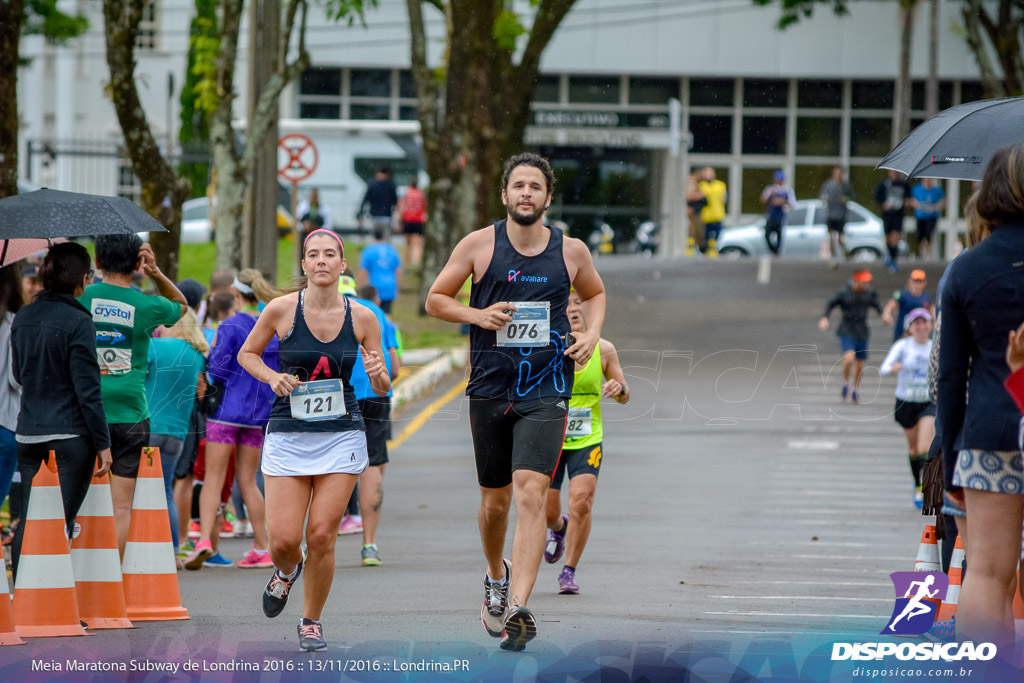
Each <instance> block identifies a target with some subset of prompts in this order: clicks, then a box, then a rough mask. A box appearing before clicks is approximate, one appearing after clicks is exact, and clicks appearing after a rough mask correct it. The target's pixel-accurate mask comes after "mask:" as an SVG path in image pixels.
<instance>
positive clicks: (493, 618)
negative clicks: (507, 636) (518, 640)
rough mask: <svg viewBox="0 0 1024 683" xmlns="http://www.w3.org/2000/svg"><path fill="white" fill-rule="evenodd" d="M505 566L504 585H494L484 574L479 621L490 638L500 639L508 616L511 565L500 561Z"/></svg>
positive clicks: (505, 560) (505, 561)
mask: <svg viewBox="0 0 1024 683" xmlns="http://www.w3.org/2000/svg"><path fill="white" fill-rule="evenodd" d="M501 562H502V564H504V565H505V581H504V583H494V582H492V581H491V579H490V577H488V576H487V574H486V573H484V606H483V607H481V608H480V621H481V622H482V623H483V625H484V629H485V630H486V631H487V634H488V635H489V636H491V637H492V638H501V634H502V632H503V631H504V629H505V616H506V615H507V614H508V587H509V585H510V583H511V581H512V563H511V562H509V561H508V560H507V559H502V561H501Z"/></svg>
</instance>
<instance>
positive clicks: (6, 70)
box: [0, 0, 25, 197]
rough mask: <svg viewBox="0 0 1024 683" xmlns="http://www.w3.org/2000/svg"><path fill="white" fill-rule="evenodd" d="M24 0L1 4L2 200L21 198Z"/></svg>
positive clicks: (0, 128) (0, 109) (0, 165)
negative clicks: (20, 90)
mask: <svg viewBox="0 0 1024 683" xmlns="http://www.w3.org/2000/svg"><path fill="white" fill-rule="evenodd" d="M24 18H25V3H24V0H4V1H3V2H0V26H2V27H3V31H0V197H10V196H11V195H15V194H18V128H19V127H20V126H19V123H20V122H19V119H18V44H19V42H20V40H21V22H22V21H23V20H24Z"/></svg>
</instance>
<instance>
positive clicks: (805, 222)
mask: <svg viewBox="0 0 1024 683" xmlns="http://www.w3.org/2000/svg"><path fill="white" fill-rule="evenodd" d="M764 224H765V218H764V217H763V216H762V217H761V218H760V219H758V221H757V222H756V223H751V224H749V225H743V226H737V227H733V228H725V229H724V230H722V233H721V234H720V235H719V238H718V252H719V254H720V255H721V256H722V257H724V258H741V257H744V256H762V255H766V254H769V253H770V252H769V251H768V244H767V242H765V239H764ZM843 235H844V239H845V241H846V249H847V251H848V252H849V253H850V258H851V259H853V260H855V261H875V260H878V259H881V258H882V257H883V256H884V255H885V253H886V247H885V231H884V230H883V229H882V219H881V218H879V217H878V216H876V215H875V214H873V213H871V212H870V211H868V210H867V209H865V208H864V207H863V206H861V205H860V204H858V203H856V202H849V203H848V204H847V220H846V230H845V231H844V233H843ZM827 238H828V228H827V227H826V226H825V207H824V205H823V204H822V203H821V200H818V199H800V200H798V201H797V202H796V206H794V207H793V208H792V209H790V211H789V216H788V220H787V221H786V228H785V230H784V231H783V236H782V255H783V256H785V257H788V258H806V259H816V258H819V255H820V254H821V252H822V244H823V243H824V241H825V240H826V239H827Z"/></svg>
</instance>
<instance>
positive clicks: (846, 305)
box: [818, 270, 882, 403]
mask: <svg viewBox="0 0 1024 683" xmlns="http://www.w3.org/2000/svg"><path fill="white" fill-rule="evenodd" d="M837 307H838V308H839V310H841V311H842V312H843V321H842V322H841V323H839V329H838V330H836V335H837V336H838V337H839V346H840V348H841V349H842V350H843V392H842V398H843V400H844V401H845V400H846V398H847V396H849V398H850V400H851V401H853V402H854V403H857V402H858V401H859V400H860V396H859V395H858V394H857V388H858V387H859V386H860V377H861V375H862V374H864V361H866V360H867V359H868V309H869V308H873V309H875V310H876V311H878V314H879V315H881V314H882V305H881V304H880V303H879V302H878V292H876V291H875V290H873V289H871V272H870V271H868V270H858V271H857V272H855V273H854V274H853V278H852V279H851V281H850V283H849V284H847V285H846V286H845V287H843V288H842V289H840V290H839V291H838V292H836V293H835V295H834V296H833V297H832V298H831V299H829V301H828V303H827V304H825V313H824V314H823V315H822V316H821V319H820V320H819V321H818V329H819V330H821V331H822V332H824V331H826V330H827V329H828V327H829V323H828V316H829V314H830V313H832V309H833V308H837ZM851 379H852V381H853V384H852V386H851V384H850V381H851ZM851 389H852V391H851Z"/></svg>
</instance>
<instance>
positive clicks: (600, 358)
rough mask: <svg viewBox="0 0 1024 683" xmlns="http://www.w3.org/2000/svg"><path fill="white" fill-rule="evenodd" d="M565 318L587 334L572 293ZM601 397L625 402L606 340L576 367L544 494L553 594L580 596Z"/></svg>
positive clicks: (598, 452) (597, 464)
mask: <svg viewBox="0 0 1024 683" xmlns="http://www.w3.org/2000/svg"><path fill="white" fill-rule="evenodd" d="M567 313H568V315H569V324H570V325H572V331H573V334H577V333H579V332H583V331H584V330H586V329H587V321H586V319H585V318H584V315H583V303H582V302H581V301H580V296H579V294H577V293H576V292H575V291H573V292H572V293H571V294H569V308H568V311H567ZM603 398H613V399H615V400H616V401H617V402H618V403H626V402H627V401H629V387H628V386H627V385H626V378H625V377H624V376H623V374H622V366H621V365H620V364H619V355H618V352H617V351H616V350H615V347H614V346H613V345H612V343H611V342H610V341H608V340H607V339H601V340H600V341H598V343H597V351H596V352H595V353H594V355H593V356H591V357H590V360H589V361H588V362H587V364H586V365H579V364H577V365H576V373H575V379H574V380H573V385H572V398H571V399H570V400H569V422H568V426H567V427H566V430H565V444H564V445H563V446H562V457H561V458H559V460H558V469H556V470H555V475H554V477H552V481H551V488H550V489H548V508H547V510H548V512H547V521H548V540H547V545H546V546H545V548H544V560H545V561H546V562H547V563H548V564H554V563H555V562H558V560H559V559H561V557H562V553H563V552H564V553H565V566H563V567H562V571H561V573H560V574H559V575H558V592H559V593H579V592H580V587H579V586H578V585H577V584H576V568H577V567H578V566H579V561H580V557H581V556H582V555H583V548H584V547H585V546H586V545H587V538H588V537H589V536H590V522H591V520H590V510H591V508H592V507H593V506H594V491H595V490H596V489H597V476H598V475H599V474H600V472H601V462H602V460H603V457H604V453H603V450H602V446H603V440H604V426H603V425H602V423H601V399H603ZM566 472H568V473H569V514H562V501H561V493H562V490H561V489H562V482H563V481H564V480H565V475H566ZM570 522H571V523H572V524H570Z"/></svg>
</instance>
